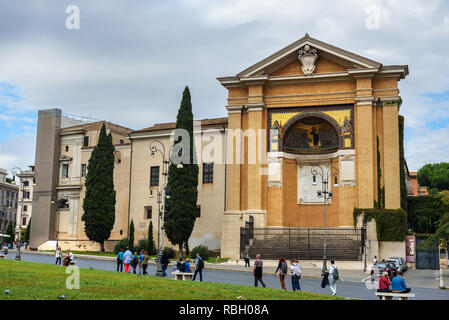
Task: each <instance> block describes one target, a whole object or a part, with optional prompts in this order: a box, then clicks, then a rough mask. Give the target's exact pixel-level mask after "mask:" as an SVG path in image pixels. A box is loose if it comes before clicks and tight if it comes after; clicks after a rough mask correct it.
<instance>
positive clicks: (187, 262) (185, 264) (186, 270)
mask: <svg viewBox="0 0 449 320" xmlns="http://www.w3.org/2000/svg"><path fill="white" fill-rule="evenodd" d="M189 261H190V259H189V258H187V259H186V261H185V262H184V266H185V267H184V271H183V272H192V270H190V262H189Z"/></svg>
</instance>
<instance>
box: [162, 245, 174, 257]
mask: <svg viewBox="0 0 449 320" xmlns="http://www.w3.org/2000/svg"><path fill="white" fill-rule="evenodd" d="M162 255H167V256H168V257H169V258H170V259H174V258H176V251H175V249H173V248H171V247H165V248H164V249H162Z"/></svg>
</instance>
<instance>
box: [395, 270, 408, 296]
mask: <svg viewBox="0 0 449 320" xmlns="http://www.w3.org/2000/svg"><path fill="white" fill-rule="evenodd" d="M391 291H392V292H394V293H408V292H410V291H411V289H410V288H407V286H406V285H405V280H404V278H403V277H402V272H401V271H399V272H398V274H397V275H396V276H394V277H393V280H391Z"/></svg>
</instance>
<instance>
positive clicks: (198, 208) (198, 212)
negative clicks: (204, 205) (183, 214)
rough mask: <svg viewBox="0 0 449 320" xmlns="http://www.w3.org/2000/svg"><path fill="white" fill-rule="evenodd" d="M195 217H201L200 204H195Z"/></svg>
mask: <svg viewBox="0 0 449 320" xmlns="http://www.w3.org/2000/svg"><path fill="white" fill-rule="evenodd" d="M196 217H197V218H200V217H201V206H196Z"/></svg>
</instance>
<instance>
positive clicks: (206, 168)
mask: <svg viewBox="0 0 449 320" xmlns="http://www.w3.org/2000/svg"><path fill="white" fill-rule="evenodd" d="M212 182H214V163H213V162H210V163H203V183H212Z"/></svg>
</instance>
